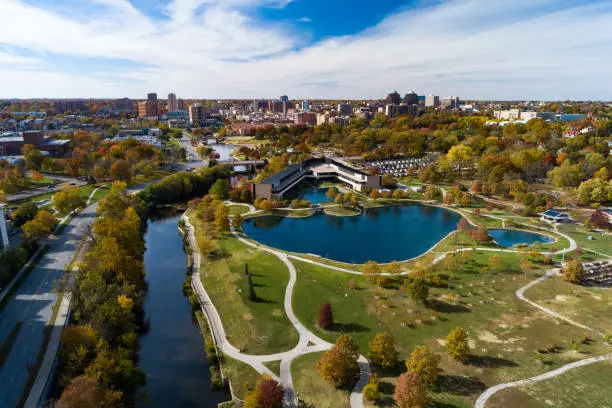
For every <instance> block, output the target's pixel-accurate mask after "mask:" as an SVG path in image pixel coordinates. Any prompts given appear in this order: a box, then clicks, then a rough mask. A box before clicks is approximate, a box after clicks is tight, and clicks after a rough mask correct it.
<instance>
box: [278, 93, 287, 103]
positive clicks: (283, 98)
mask: <svg viewBox="0 0 612 408" xmlns="http://www.w3.org/2000/svg"><path fill="white" fill-rule="evenodd" d="M279 99H280V101H281V102H289V97H288V96H287V95H282V96H281V97H280V98H279Z"/></svg>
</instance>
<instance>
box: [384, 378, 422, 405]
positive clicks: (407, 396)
mask: <svg viewBox="0 0 612 408" xmlns="http://www.w3.org/2000/svg"><path fill="white" fill-rule="evenodd" d="M393 398H394V400H395V403H396V404H397V406H398V407H399V408H425V407H426V406H427V405H428V404H429V398H428V396H427V389H426V388H425V386H424V385H423V382H422V381H421V379H420V378H419V376H418V374H415V373H413V372H407V373H404V374H402V375H400V377H399V379H398V380H397V384H396V385H395V393H394V395H393Z"/></svg>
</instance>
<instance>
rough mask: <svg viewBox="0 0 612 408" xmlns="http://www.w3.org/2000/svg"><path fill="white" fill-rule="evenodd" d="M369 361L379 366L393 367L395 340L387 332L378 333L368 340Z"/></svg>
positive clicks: (395, 361)
mask: <svg viewBox="0 0 612 408" xmlns="http://www.w3.org/2000/svg"><path fill="white" fill-rule="evenodd" d="M369 346H370V361H372V363H374V364H376V365H378V366H380V367H393V366H395V365H396V364H397V356H398V353H397V350H396V349H395V341H394V340H393V337H391V336H390V335H389V333H378V334H377V335H376V336H374V337H373V338H372V339H371V340H370V342H369Z"/></svg>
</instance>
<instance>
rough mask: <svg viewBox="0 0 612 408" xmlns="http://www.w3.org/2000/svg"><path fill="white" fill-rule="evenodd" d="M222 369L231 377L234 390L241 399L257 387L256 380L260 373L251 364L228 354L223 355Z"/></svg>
mask: <svg viewBox="0 0 612 408" xmlns="http://www.w3.org/2000/svg"><path fill="white" fill-rule="evenodd" d="M221 370H222V371H223V374H224V375H225V376H226V377H228V378H229V380H230V383H231V384H232V390H233V391H234V394H235V395H236V397H238V398H239V399H244V397H245V396H246V395H247V394H248V393H249V392H251V391H252V390H253V388H255V382H257V379H258V378H259V373H258V372H257V371H255V369H253V368H252V367H251V366H250V365H248V364H245V363H243V362H241V361H238V360H234V359H233V358H231V357H228V356H226V355H223V358H222V361H221Z"/></svg>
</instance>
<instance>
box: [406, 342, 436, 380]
mask: <svg viewBox="0 0 612 408" xmlns="http://www.w3.org/2000/svg"><path fill="white" fill-rule="evenodd" d="M438 364H440V356H439V355H437V354H434V353H433V352H432V351H431V350H430V349H429V347H427V346H417V347H415V348H414V350H412V353H410V358H409V359H408V361H406V368H407V369H408V372H410V373H415V374H417V375H418V376H419V378H420V379H421V381H423V384H425V385H433V384H434V383H435V382H436V378H438Z"/></svg>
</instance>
